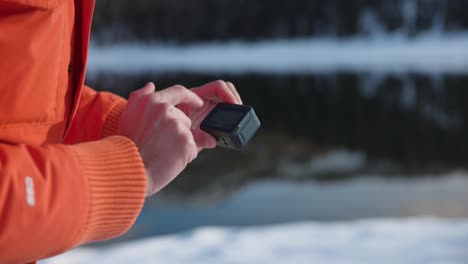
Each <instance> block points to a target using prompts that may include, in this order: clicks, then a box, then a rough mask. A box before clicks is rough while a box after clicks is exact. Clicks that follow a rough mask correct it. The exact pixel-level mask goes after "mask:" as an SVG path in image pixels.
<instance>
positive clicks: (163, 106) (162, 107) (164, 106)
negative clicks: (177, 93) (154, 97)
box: [156, 103, 172, 114]
mask: <svg viewBox="0 0 468 264" xmlns="http://www.w3.org/2000/svg"><path fill="white" fill-rule="evenodd" d="M171 108H172V107H171V105H170V104H168V103H158V104H157V106H156V109H157V111H158V112H161V113H163V114H167V113H170V112H171Z"/></svg>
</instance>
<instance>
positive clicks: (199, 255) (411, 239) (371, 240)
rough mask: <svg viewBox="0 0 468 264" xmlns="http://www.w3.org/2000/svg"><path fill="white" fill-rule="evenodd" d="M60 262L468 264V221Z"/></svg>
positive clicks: (170, 242) (316, 229)
mask: <svg viewBox="0 0 468 264" xmlns="http://www.w3.org/2000/svg"><path fill="white" fill-rule="evenodd" d="M40 263H41V264H55V263H68V264H77V263H89V264H93V263H100V264H105V263H112V264H119V263H139V264H144V263H171V264H183V263H190V264H197V263H200V264H201V263H203V264H210V263H215V264H224V263H226V264H227V263H229V264H233V263H243V264H247V263H268V264H275V263H281V264H283V263H291V264H302V263H304V264H306V263H307V264H310V263H317V264H320V263H327V264H341V263H343V264H345V263H346V264H347V263H353V264H365V263H369V264H375V263H381V264H385V263H392V264H394V263H399V264H405V263H408V264H432V263H434V264H435V263H437V264H443V263H444V264H445V263H446V264H449V263H450V264H456V263H460V264H463V263H468V220H463V221H462V220H441V219H430V218H422V219H410V220H365V221H356V222H335V223H318V222H304V223H294V224H284V225H277V226H268V227H256V228H255V227H249V228H215V227H208V228H201V229H197V230H195V231H192V232H186V233H181V234H177V235H171V236H165V237H155V238H150V239H145V240H140V241H135V242H128V243H124V244H119V245H115V246H110V247H107V248H99V249H77V250H74V251H71V252H69V253H66V254H64V255H62V256H59V257H56V258H53V259H49V260H46V261H42V262H40Z"/></svg>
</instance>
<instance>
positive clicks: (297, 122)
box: [88, 33, 468, 240]
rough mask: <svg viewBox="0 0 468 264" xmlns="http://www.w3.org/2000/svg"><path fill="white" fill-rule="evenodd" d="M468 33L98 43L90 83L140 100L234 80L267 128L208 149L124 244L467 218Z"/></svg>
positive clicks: (150, 206) (154, 203)
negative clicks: (148, 88)
mask: <svg viewBox="0 0 468 264" xmlns="http://www.w3.org/2000/svg"><path fill="white" fill-rule="evenodd" d="M467 43H468V37H467V35H466V33H462V34H455V35H442V36H441V35H427V34H426V35H423V36H421V37H418V38H415V39H406V38H402V37H401V36H397V35H393V36H384V37H383V38H382V37H380V38H378V39H370V40H369V39H354V40H348V41H337V40H330V39H328V40H323V39H322V40H297V41H277V42H273V43H260V44H253V45H250V44H249V45H246V44H242V43H237V44H236V43H234V44H232V43H231V44H209V45H197V46H189V47H184V48H180V47H167V46H157V45H156V46H154V45H153V46H151V45H149V46H148V45H147V46H142V45H130V46H128V45H127V46H124V47H122V46H117V47H107V48H106V47H104V48H103V47H100V48H98V47H93V49H92V52H91V58H92V59H91V60H90V68H89V69H90V72H89V76H88V84H90V85H91V86H93V87H95V88H97V89H100V90H111V91H114V92H116V93H119V94H121V95H123V96H128V95H129V94H130V92H132V91H133V90H135V89H137V88H139V87H142V86H143V85H144V84H146V83H147V82H148V81H154V82H155V83H156V85H157V86H158V87H159V88H163V87H168V86H171V85H173V84H176V83H179V84H183V85H185V86H187V87H196V86H198V85H200V84H203V83H206V82H209V81H212V80H216V79H224V80H229V81H232V82H233V83H235V84H236V86H237V88H238V90H239V92H240V94H241V95H242V97H243V100H244V102H245V103H246V104H250V105H252V106H254V108H255V110H256V112H257V114H258V116H259V117H260V119H261V121H262V126H263V127H262V129H261V130H260V132H259V133H258V134H257V135H256V137H255V138H254V139H253V141H252V142H251V143H250V144H249V147H248V148H247V149H246V150H244V151H243V152H233V151H227V150H221V149H219V150H215V151H209V152H204V153H202V154H201V155H200V157H199V158H198V159H197V160H196V161H195V162H194V163H193V164H191V165H190V166H189V167H188V169H187V170H186V171H185V172H184V173H183V174H182V175H181V176H180V177H178V179H177V180H176V181H175V182H174V183H173V184H171V185H170V186H169V187H168V188H167V189H165V190H164V191H163V192H162V193H160V194H158V195H156V196H155V197H154V198H152V199H150V200H149V201H148V202H147V205H146V206H145V208H144V210H143V212H142V214H141V216H140V217H139V219H138V221H137V223H136V225H135V226H134V228H133V229H132V230H131V231H130V232H129V233H128V234H127V235H125V236H124V237H123V238H121V240H125V239H135V238H140V237H146V236H153V235H161V234H168V233H174V232H180V231H184V230H188V229H192V228H194V227H199V226H207V225H209V226H211V225H216V226H246V225H265V224H272V223H283V222H296V221H304V220H316V221H346V220H351V219H362V218H401V217H404V218H408V217H416V216H417V217H421V216H437V217H449V218H464V217H468V188H467V187H468V177H467V173H465V172H464V171H465V170H466V169H467V168H468V166H467V165H468V163H467V157H468V137H467V136H466V135H468V123H466V122H465V120H466V116H467V115H468V106H467V105H466V103H465V102H466V100H467V98H468V89H466V86H467V85H468V64H467V61H468V49H467V48H466V47H467Z"/></svg>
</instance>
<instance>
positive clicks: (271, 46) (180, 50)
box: [89, 32, 468, 75]
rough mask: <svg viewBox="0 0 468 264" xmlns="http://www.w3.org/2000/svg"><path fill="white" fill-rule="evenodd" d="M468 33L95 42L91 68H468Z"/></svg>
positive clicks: (397, 70) (124, 71)
mask: <svg viewBox="0 0 468 264" xmlns="http://www.w3.org/2000/svg"><path fill="white" fill-rule="evenodd" d="M467 47H468V33H466V32H462V33H430V32H429V33H426V34H421V35H419V36H417V37H414V38H408V37H406V36H404V35H403V34H386V35H376V36H372V37H356V38H351V39H342V40H339V39H334V38H312V39H297V40H271V41H264V42H256V43H241V42H237V43H207V44H198V45H188V46H181V47H176V46H171V45H163V44H118V45H114V46H103V47H97V46H95V45H92V46H91V50H90V56H89V73H90V74H91V75H93V74H95V73H98V72H114V73H119V74H136V73H161V72H181V71H182V72H193V73H231V74H242V73H274V74H304V73H322V72H323V73H326V72H335V71H341V70H343V71H352V72H361V71H366V72H377V73H382V72H383V73H389V72H390V73H401V72H407V71H413V72H421V73H467V72H468V48H467Z"/></svg>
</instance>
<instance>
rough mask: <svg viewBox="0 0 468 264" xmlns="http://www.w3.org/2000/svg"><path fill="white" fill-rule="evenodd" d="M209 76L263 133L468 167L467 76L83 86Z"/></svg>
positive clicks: (106, 78) (404, 160)
mask: <svg viewBox="0 0 468 264" xmlns="http://www.w3.org/2000/svg"><path fill="white" fill-rule="evenodd" d="M214 79H225V80H230V81H232V82H234V83H235V84H236V86H237V87H238V90H239V92H240V93H241V95H242V97H243V99H244V103H246V104H249V105H252V106H254V107H255V109H256V111H257V114H258V115H259V117H260V118H261V120H262V122H263V132H265V131H267V132H271V133H273V134H275V133H277V134H278V135H279V134H281V135H283V136H287V137H290V138H298V139H301V140H306V141H308V142H311V143H313V144H314V145H317V146H321V147H324V148H330V149H332V148H348V149H351V150H360V151H364V152H365V153H366V154H367V157H368V159H370V160H373V159H375V160H379V159H385V160H391V161H394V162H396V163H398V164H400V165H401V166H403V167H405V168H407V169H409V170H412V169H416V170H421V169H424V168H426V169H428V168H431V169H453V168H457V167H467V166H466V165H468V163H467V161H468V127H467V123H466V122H465V116H467V115H468V105H466V104H465V101H466V100H467V99H468V89H467V86H468V76H463V75H441V76H437V77H433V76H427V75H418V74H405V75H403V76H392V75H389V76H376V75H370V74H369V75H368V74H361V75H356V74H348V73H336V74H326V75H294V76H270V75H242V76H240V75H239V76H238V75H232V76H229V75H223V76H221V75H218V76H212V75H190V74H165V75H155V76H150V75H146V76H138V77H128V76H117V75H112V74H101V75H94V76H92V77H91V78H90V79H89V81H88V83H89V84H91V85H92V86H94V87H95V88H97V89H102V88H108V89H109V88H110V89H111V90H113V91H115V92H118V93H119V94H121V95H123V96H128V95H129V93H130V92H131V91H132V90H134V89H136V88H138V87H141V86H143V85H144V84H145V83H146V82H148V81H150V80H151V81H154V82H155V83H156V85H157V86H158V87H160V88H162V87H167V86H170V85H173V84H182V85H185V86H187V87H195V86H198V85H200V84H203V83H206V82H209V81H212V80H214ZM280 141H281V139H280ZM280 141H278V142H272V144H280V143H279V142H280Z"/></svg>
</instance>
